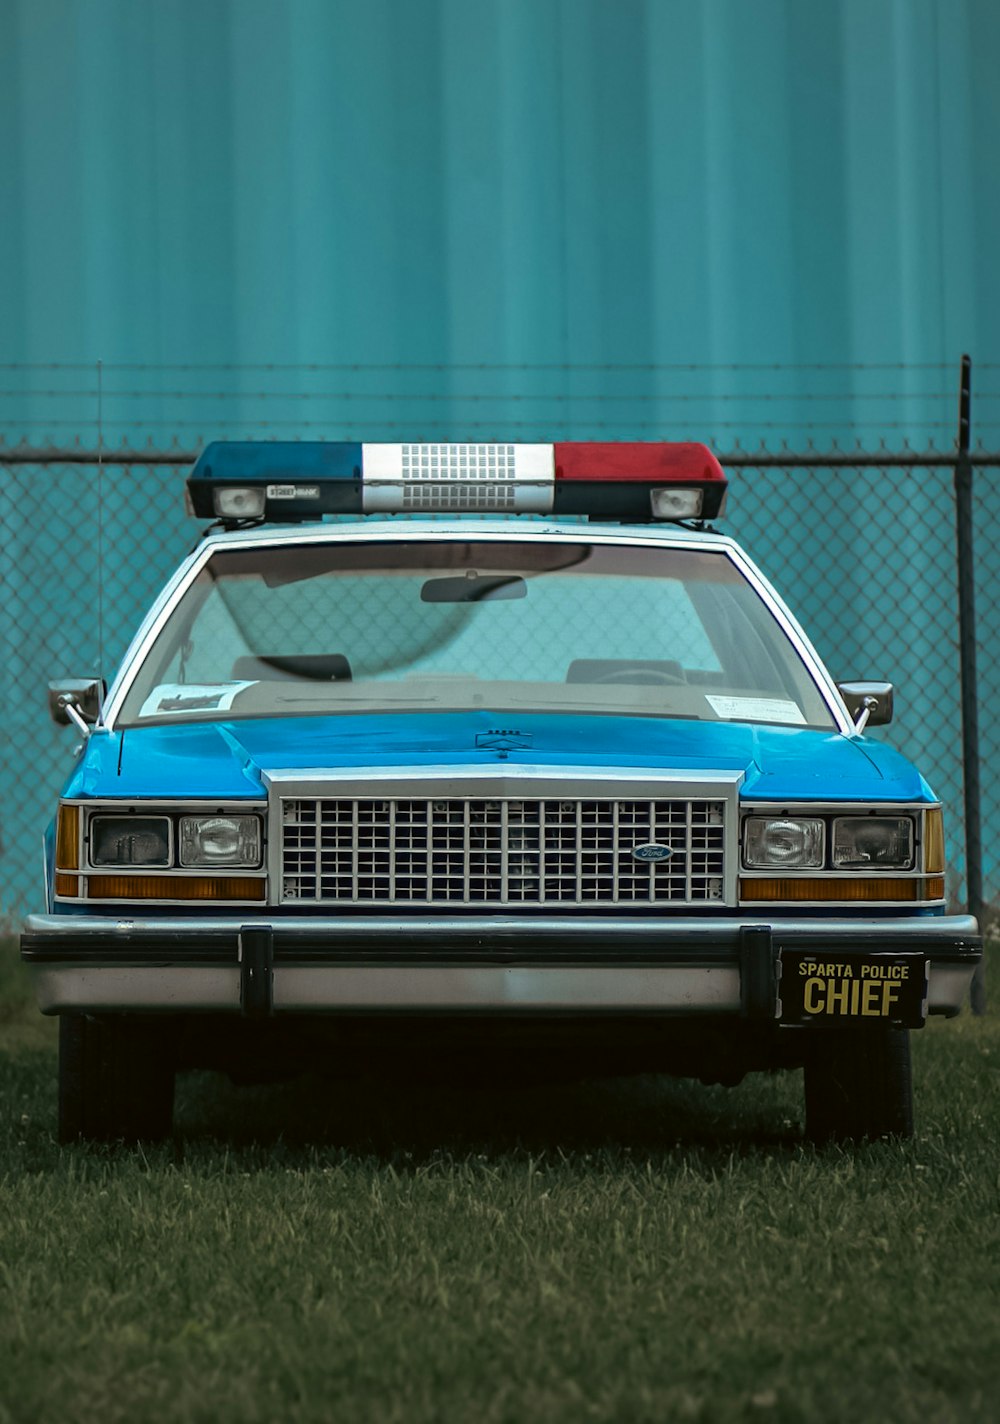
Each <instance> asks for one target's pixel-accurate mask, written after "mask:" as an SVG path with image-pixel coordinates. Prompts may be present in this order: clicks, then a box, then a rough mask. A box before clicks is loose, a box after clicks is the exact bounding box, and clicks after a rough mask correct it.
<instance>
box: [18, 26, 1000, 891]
mask: <svg viewBox="0 0 1000 1424" xmlns="http://www.w3.org/2000/svg"><path fill="white" fill-rule="evenodd" d="M998 76H1000V4H998V3H997V0H0V203H2V205H3V206H2V216H0V367H2V368H3V370H2V372H0V437H2V438H4V439H6V440H7V441H8V443H10V442H13V443H15V444H16V443H17V442H18V441H20V440H22V439H26V440H28V441H30V442H34V443H45V442H47V441H50V440H51V441H52V442H54V443H56V444H65V443H69V442H71V441H72V440H73V439H74V438H75V437H77V436H79V437H80V438H81V440H82V441H83V443H84V444H87V445H93V444H94V443H95V441H96V438H97V430H98V425H97V420H98V417H97V410H98V399H97V388H98V384H99V382H98V376H97V365H96V363H97V362H99V361H100V362H102V363H103V364H102V373H101V377H100V387H101V399H100V419H101V426H100V430H101V435H102V437H103V440H104V442H105V446H106V447H107V446H109V445H110V446H114V445H117V444H119V443H120V442H121V441H122V440H123V439H124V440H127V441H128V443H129V444H130V445H131V446H133V447H142V446H143V445H145V444H146V442H147V440H149V441H152V442H153V443H155V444H157V445H168V444H169V443H170V441H171V439H172V437H174V436H176V437H177V438H178V440H179V441H180V444H181V445H182V446H183V447H184V448H187V449H190V448H193V447H196V446H197V445H198V444H199V443H200V441H201V439H203V438H204V439H207V438H212V437H216V436H226V435H230V436H232V435H236V434H260V435H284V436H294V435H296V434H302V435H312V436H325V437H328V438H329V437H332V438H338V437H339V438H345V439H350V438H354V439H363V438H367V439H392V438H402V437H403V436H405V437H409V438H417V439H419V438H428V437H430V438H433V437H439V438H448V437H451V438H459V439H461V438H489V437H490V436H493V435H499V436H503V437H506V438H523V439H530V438H535V439H540V440H546V439H554V438H560V437H567V436H569V437H574V436H575V437H576V438H586V437H587V436H594V437H597V438H606V439H607V438H622V439H626V438H629V437H632V438H642V437H645V438H651V437H653V436H662V437H668V438H684V437H691V438H697V439H708V440H709V441H710V442H711V443H713V444H715V445H716V446H717V447H719V448H721V449H722V450H723V451H725V450H731V449H732V448H733V446H734V445H735V444H736V443H737V441H741V442H742V443H743V444H744V446H745V447H747V446H749V447H753V448H756V446H757V443H758V442H759V441H760V440H765V441H766V442H767V443H768V444H769V445H771V446H772V448H779V447H780V446H781V443H782V441H787V443H788V445H789V446H790V447H791V448H793V449H795V448H803V447H804V446H805V445H806V444H807V442H808V441H810V440H814V441H815V442H816V444H817V445H818V446H820V447H823V446H825V445H826V444H827V443H828V442H829V441H830V440H832V439H834V438H835V439H837V440H838V441H840V442H841V444H843V443H845V442H848V443H849V442H851V441H853V439H855V438H859V439H861V440H862V441H863V442H864V443H865V444H868V445H877V444H878V441H879V439H880V438H881V437H885V439H886V442H887V444H888V445H889V446H890V447H892V446H895V445H898V444H899V443H900V442H901V441H902V440H903V439H909V440H910V441H911V443H912V444H913V445H915V446H916V447H918V448H920V447H922V446H923V445H924V444H925V443H926V441H927V440H928V439H930V438H933V439H934V440H935V441H936V442H937V444H938V445H939V446H949V445H950V444H951V441H952V438H953V434H954V424H955V385H956V379H957V366H958V358H959V355H960V353H961V352H962V351H968V352H970V353H971V354H972V356H973V359H974V363H975V372H976V391H977V394H976V400H975V420H974V425H975V430H976V433H977V435H978V436H980V437H981V439H982V440H983V441H984V443H985V444H986V445H988V446H990V447H992V448H994V449H996V448H997V447H998V446H1000V365H995V366H994V369H993V371H992V372H991V371H990V370H989V365H990V363H991V362H992V363H998V362H1000V260H998V254H1000V159H998V154H1000V80H998ZM310 365H312V366H314V367H315V368H316V369H307V368H308V367H309V366H310ZM820 366H823V367H824V368H825V369H818V368H819V367H820ZM991 390H992V395H991V394H990V391H991ZM992 480H993V484H992V486H989V489H988V490H987V485H988V481H987V480H986V479H985V478H982V479H981V480H980V483H979V484H978V485H977V489H978V490H979V491H980V495H979V504H978V505H977V509H978V510H980V511H981V510H983V509H986V505H987V503H988V501H986V502H984V501H985V500H986V495H985V494H984V493H983V492H984V491H986V492H987V493H988V494H990V495H991V497H992V489H993V486H995V485H996V478H995V473H994V474H993V476H992ZM788 489H789V484H788V482H787V481H785V482H782V481H776V482H769V481H767V480H763V479H758V480H757V481H756V483H755V484H754V485H753V487H752V490H751V488H750V487H749V486H748V485H747V484H745V483H740V482H738V483H737V486H736V487H735V488H734V496H736V498H734V499H733V501H732V502H731V503H732V509H731V513H732V518H731V520H730V522H729V525H728V527H729V528H731V529H735V530H736V532H738V533H745V534H746V535H747V536H748V542H749V544H750V545H751V548H752V549H753V550H755V551H756V552H757V553H758V554H759V555H760V557H761V558H762V561H763V562H764V566H765V568H766V569H767V570H769V571H772V572H773V573H774V574H775V577H776V578H777V580H778V582H779V583H780V584H781V586H782V588H783V590H784V591H785V592H787V593H788V594H789V596H790V597H791V598H792V600H793V601H794V603H795V606H796V609H797V611H799V612H800V613H801V615H802V617H803V619H804V621H805V622H806V624H807V626H808V627H810V628H813V629H817V630H818V636H819V638H820V641H821V646H822V649H823V652H824V654H826V656H827V657H828V658H829V659H830V662H831V666H832V667H833V668H834V669H835V671H836V672H837V673H838V674H840V675H848V674H855V675H887V676H893V677H898V679H899V681H900V683H901V692H902V696H901V698H900V704H901V709H902V710H901V717H900V720H899V723H898V724H897V725H896V726H894V727H893V728H892V729H890V730H891V732H892V735H893V737H894V738H896V739H897V740H898V741H899V743H900V745H902V746H904V748H905V749H906V750H908V751H912V752H913V753H914V754H915V755H919V757H920V760H921V765H923V766H927V765H928V759H927V753H928V752H930V753H931V757H932V758H933V752H934V748H935V747H938V748H945V747H953V746H954V744H955V742H956V740H957V735H958V725H957V708H958V697H957V693H958V678H957V669H956V666H955V637H954V627H953V617H952V612H951V606H952V605H951V600H952V596H953V589H952V588H949V583H950V581H951V578H952V564H951V552H950V551H951V549H952V547H953V543H952V534H951V529H950V524H949V519H950V485H949V484H948V483H947V479H946V477H945V476H943V475H941V474H940V473H938V474H936V475H934V476H933V477H929V478H927V479H923V480H916V479H915V480H914V481H913V483H912V484H907V483H906V481H903V482H901V483H900V482H897V483H896V484H894V485H892V487H891V489H890V491H889V499H888V500H887V499H886V495H885V491H884V490H883V489H882V488H881V486H880V484H879V481H878V480H877V479H872V478H870V477H869V478H868V479H867V480H865V479H859V480H858V481H857V483H856V485H855V484H852V483H851V481H850V479H849V478H847V479H845V478H844V477H839V478H837V479H831V480H829V481H826V482H825V483H824V484H823V485H822V486H821V485H820V484H819V482H814V483H812V484H809V485H807V484H804V483H802V484H800V486H799V489H800V491H801V492H802V498H801V504H800V506H799V507H798V508H797V509H788V508H785V509H780V508H779V509H777V510H776V508H775V506H776V503H777V502H779V501H782V500H784V499H785V498H786V495H787V491H788ZM101 496H103V502H102V501H101ZM992 502H993V503H994V504H995V502H996V500H995V498H993V500H992ZM99 504H101V510H102V512H101V515H100V516H99V515H98V513H97V511H98V506H99ZM990 507H992V505H991V506H990ZM46 511H47V512H46ZM775 515H777V517H775ZM980 527H981V528H983V529H992V528H996V527H997V526H996V524H995V522H994V523H990V522H989V520H988V519H983V520H982V521H981V525H980ZM190 537H191V531H190V529H189V528H188V527H187V526H186V525H185V524H184V521H183V516H182V513H181V509H180V496H179V485H178V482H177V481H173V482H170V483H169V484H168V482H167V481H165V480H159V481H158V480H157V479H156V478H155V477H154V476H153V475H152V474H151V473H149V472H146V473H136V474H135V475H130V476H129V477H127V478H122V479H121V480H119V481H117V482H116V478H115V477H114V476H113V474H112V473H105V475H104V476H103V477H102V478H97V479H95V477H94V474H93V471H78V472H76V473H75V474H71V473H70V472H67V471H61V472H60V471H55V472H53V471H51V470H41V469H38V468H31V467H27V466H22V467H20V468H18V469H15V470H14V471H13V472H12V473H11V474H10V475H8V476H7V477H6V478H5V480H4V481H3V483H2V486H0V584H2V590H0V649H2V650H3V658H2V659H0V662H2V667H0V701H2V702H3V705H4V708H5V716H6V718H7V724H8V732H9V734H10V735H9V736H8V737H7V739H6V743H5V744H0V753H2V754H0V780H2V784H3V785H5V786H8V785H10V784H11V782H12V781H13V782H14V784H15V789H16V794H15V795H14V797H13V798H12V804H11V807H10V814H9V815H8V817H7V824H5V826H4V827H3V828H2V830H3V844H2V845H0V910H2V908H3V907H4V906H8V907H9V906H10V905H12V904H18V905H19V904H30V903H32V898H33V896H34V894H35V891H34V889H33V887H34V873H35V872H34V868H33V866H34V856H35V850H34V843H35V837H36V835H37V832H38V830H39V829H40V827H41V825H42V824H44V821H45V819H47V816H48V814H49V811H50V808H51V804H52V799H53V797H54V795H55V792H56V789H57V784H58V778H59V776H60V775H61V769H65V764H66V759H65V748H66V746H67V745H68V742H67V738H66V737H63V738H62V739H61V740H60V736H59V734H58V733H56V732H55V731H54V730H53V729H51V728H50V727H49V726H48V724H47V723H44V725H43V723H42V719H43V718H44V712H43V710H42V703H43V698H44V692H43V687H42V684H43V682H44V679H45V677H46V676H56V675H59V674H81V673H86V672H88V671H90V670H91V669H92V667H93V668H95V669H96V667H97V665H98V664H101V665H102V666H103V667H104V670H105V671H108V663H109V662H110V661H113V659H114V658H115V657H116V656H117V655H118V654H119V653H120V652H121V650H122V647H123V646H124V642H125V639H126V637H127V634H128V631H129V629H130V628H131V627H132V626H134V623H135V621H136V620H137V618H138V616H139V614H140V612H141V606H142V604H144V603H145V602H146V601H147V600H148V598H149V596H150V595H151V593H152V591H153V589H154V588H155V586H156V584H157V583H158V582H159V580H160V579H161V577H162V576H163V571H164V570H165V569H166V568H169V567H170V566H171V565H172V564H173V563H174V562H175V561H176V558H177V557H178V556H179V555H180V553H182V552H183V548H184V544H185V542H186V541H188V540H189V539H190ZM977 537H978V534H977ZM831 540H833V541H834V542H833V545H832V547H833V548H834V549H835V550H836V553H835V556H833V557H832V559H831V554H830V548H831ZM838 540H839V541H840V542H839V543H838V542H836V541H838ZM98 551H100V553H101V554H103V556H104V557H103V559H102V561H101V567H102V578H103V581H104V585H105V587H104V589H103V591H101V592H95V589H100V588H101V579H99V578H98V577H97V560H98ZM985 552H986V551H984V550H980V551H979V553H978V554H977V557H979V559H980V562H979V569H980V578H981V592H982V595H983V598H984V603H983V605H982V607H983V608H984V609H985V610H988V609H991V608H992V603H991V602H990V600H989V598H987V597H986V595H987V594H988V591H989V589H990V588H991V587H992V586H993V583H994V582H995V580H994V579H993V576H992V570H993V569H994V567H995V566H996V564H997V561H998V559H1000V545H998V546H997V547H996V548H993V549H992V556H993V563H992V564H991V563H990V562H989V560H988V559H987V558H985V557H983V554H984V553H985ZM817 570H820V571H821V572H820V573H819V574H817ZM53 574H54V575H55V576H53ZM855 590H859V591H860V592H861V593H862V594H863V597H861V596H858V594H857V593H856V592H855ZM838 598H839V599H840V600H841V603H840V605H839V610H834V609H833V604H834V602H836V600H837V599H838ZM95 601H96V602H98V603H100V604H101V607H102V609H103V613H104V619H103V630H102V631H101V632H100V633H97V634H95V631H94V629H95V625H96V622H97V619H96V616H95V615H96V609H95V606H94V605H95ZM993 601H995V600H993ZM890 624H891V625H892V626H893V627H895V628H896V629H897V635H896V646H895V647H894V648H893V649H892V650H891V651H892V656H891V657H884V654H880V656H883V657H884V660H883V661H882V662H880V663H879V664H878V665H874V664H873V663H872V662H871V661H870V657H869V650H870V648H871V647H872V646H873V644H874V646H876V647H878V646H879V639H878V636H877V635H879V634H882V635H884V633H885V628H886V626H887V625H890ZM980 632H981V635H982V638H983V649H982V665H983V667H984V668H986V669H990V668H993V667H996V666H1000V619H997V618H993V617H990V616H989V615H988V613H985V614H984V616H982V617H981V620H980ZM95 639H96V641H95ZM884 643H885V638H884V636H883V638H882V645H883V646H884ZM102 649H103V656H102ZM990 685H991V684H990V683H989V679H988V678H986V677H984V687H985V688H986V689H987V691H988V688H989V686H990ZM994 702H995V699H990V698H989V697H988V696H987V695H986V693H984V697H983V708H984V716H985V711H986V709H987V706H992V705H993V703H994ZM995 721H996V719H995V718H994V719H992V720H991V721H990V722H989V726H988V728H987V731H988V733H989V735H990V736H992V740H991V741H989V745H988V747H987V751H989V750H990V749H992V750H993V751H995V749H996V746H997V745H1000V743H998V741H997V732H996V727H995V725H994V724H995ZM950 756H951V760H950V761H948V762H947V763H938V764H939V765H941V764H946V766H947V770H946V773H945V774H944V776H943V777H942V778H941V780H940V781H939V783H938V785H939V790H940V792H941V794H942V795H945V796H946V797H947V798H948V800H949V803H950V806H951V811H950V815H951V816H952V818H953V819H952V822H951V827H952V830H954V829H955V828H956V822H957V819H958V811H959V807H960V803H961V785H960V767H959V764H958V761H957V759H956V758H955V756H954V754H953V753H950ZM26 768H31V769H32V771H31V775H30V776H28V775H27V774H26ZM935 775H936V773H935ZM18 778H20V780H18ZM985 784H986V786H987V791H988V792H989V788H990V787H991V786H992V781H991V780H990V779H989V778H987V779H986V783H985ZM989 795H990V796H991V793H990V794H989ZM988 799H989V797H988ZM987 821H988V826H987V829H988V835H987V844H988V848H989V850H990V857H989V862H990V863H989V864H988V866H987V872H988V881H989V884H990V887H991V890H990V893H995V891H996V887H997V886H998V885H1000V869H998V868H997V865H996V861H995V855H994V853H993V849H992V848H993V847H994V846H995V845H996V844H998V843H1000V839H998V838H1000V799H998V798H996V797H991V799H989V804H988V806H987ZM953 838H954V837H953ZM29 842H30V843H31V849H30V852H29V850H28V849H27V847H28V843H29ZM29 857H30V862H31V868H30V871H29ZM960 866H961V858H960V857H959V868H960Z"/></svg>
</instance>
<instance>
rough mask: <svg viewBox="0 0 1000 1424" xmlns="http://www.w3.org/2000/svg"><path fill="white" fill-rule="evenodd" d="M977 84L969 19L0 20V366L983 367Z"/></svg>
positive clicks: (997, 200) (793, 7)
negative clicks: (966, 359) (960, 363)
mask: <svg viewBox="0 0 1000 1424" xmlns="http://www.w3.org/2000/svg"><path fill="white" fill-rule="evenodd" d="M998 73H1000V6H998V5H997V4H996V0H701V3H698V0H155V3H153V0H0V200H2V203H3V220H2V222H0V357H2V359H3V360H5V361H46V362H47V361H53V360H63V361H92V360H96V359H97V358H103V359H104V360H105V361H115V360H118V361H123V360H130V361H144V362H191V361H201V362H206V361H241V362H289V361H305V362H309V361H317V362H319V361H326V362H329V361H349V362H353V361H357V362H371V361H377V362H380V361H394V362H402V363H410V362H428V363H432V364H440V365H441V366H444V367H448V366H449V365H451V364H453V363H476V362H510V363H514V364H520V363H533V362H569V361H572V362H606V361H619V362H620V361H626V362H634V363H663V362H671V361H683V362H741V361H793V362H794V361H851V360H861V361H866V362H872V361H937V360H948V361H951V360H953V359H954V358H955V357H956V356H957V354H958V353H959V352H960V351H961V350H963V349H969V350H971V351H972V352H973V355H974V356H978V358H979V359H980V360H982V359H984V358H985V357H986V356H987V355H988V354H989V355H994V354H996V352H997V346H998V341H997V336H996V333H997V330H998V326H1000V263H998V261H997V253H998V252H1000V179H998V172H1000V168H998V161H997V152H998V137H1000V83H998V82H997V75H998ZM454 379H455V377H454V375H449V373H448V372H447V371H443V372H442V373H441V374H440V375H439V377H438V379H437V385H436V386H435V390H437V391H440V392H442V393H444V394H447V393H448V391H449V389H450V383H451V382H452V381H454ZM519 381H520V385H521V386H522V387H523V386H524V381H525V378H524V377H523V376H522V377H519ZM528 388H529V389H530V382H529V387H528ZM519 393H520V392H519ZM17 413H18V414H19V413H20V412H17Z"/></svg>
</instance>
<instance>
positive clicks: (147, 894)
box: [87, 875, 264, 900]
mask: <svg viewBox="0 0 1000 1424" xmlns="http://www.w3.org/2000/svg"><path fill="white" fill-rule="evenodd" d="M87 898H88V900H263V898H264V882H263V880H256V879H252V878H251V877H250V876H248V875H219V876H215V875H212V876H209V875H91V876H89V877H88V880H87Z"/></svg>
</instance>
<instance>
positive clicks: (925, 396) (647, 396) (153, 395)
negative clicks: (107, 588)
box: [0, 387, 1000, 405]
mask: <svg viewBox="0 0 1000 1424" xmlns="http://www.w3.org/2000/svg"><path fill="white" fill-rule="evenodd" d="M976 394H977V399H979V400H995V399H998V398H1000V391H978V392H977V393H976ZM95 395H96V387H94V388H93V389H90V390H73V389H66V390H58V389H56V390H31V391H9V390H8V391H4V390H0V399H4V400H24V399H25V397H28V398H29V399H32V400H50V399H51V400H67V399H86V400H92V399H93V398H94V396H95ZM103 398H104V400H105V401H107V400H146V401H148V400H193V401H200V400H203V401H227V400H254V401H317V400H328V401H379V402H383V403H388V404H392V403H394V402H398V403H402V402H411V401H426V402H428V403H444V402H449V401H470V402H474V401H503V402H505V403H506V402H514V403H518V402H532V403H535V402H555V403H557V404H572V403H573V402H576V401H594V402H597V403H600V404H609V403H611V402H616V403H619V404H621V403H633V402H635V403H637V404H646V405H649V404H661V403H664V402H667V401H678V402H681V403H683V404H692V403H695V402H699V401H711V402H716V401H717V402H722V403H726V404H734V403H736V402H744V401H765V402H770V403H777V402H781V403H782V404H787V403H788V402H789V401H829V402H835V401H855V400H868V401H871V400H874V401H927V400H932V401H953V400H954V399H955V393H954V391H833V392H831V391H798V392H795V393H787V392H781V391H720V392H718V393H715V392H713V391H661V392H656V391H634V392H631V391H622V392H605V391H587V392H572V391H548V392H538V391H412V392H407V391H159V390H138V391H136V390H121V391H116V390H114V389H108V388H107V387H105V388H104V391H103Z"/></svg>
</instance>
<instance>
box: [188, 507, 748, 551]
mask: <svg viewBox="0 0 1000 1424" xmlns="http://www.w3.org/2000/svg"><path fill="white" fill-rule="evenodd" d="M480 537H485V538H490V539H528V540H539V541H542V540H546V539H553V538H557V539H567V538H568V539H575V540H581V539H582V540H585V541H586V542H588V543H615V544H618V543H636V542H638V543H643V544H656V545H659V546H661V547H676V548H683V547H685V546H690V545H697V546H698V547H700V548H705V547H706V546H709V547H716V548H719V549H737V548H739V547H740V546H739V545H738V544H737V542H736V540H735V539H733V538H731V537H730V536H729V535H728V534H719V533H717V532H716V531H715V530H713V529H693V528H686V527H684V526H682V525H678V524H652V523H650V524H613V523H599V522H589V521H586V520H581V519H551V518H546V517H544V516H543V517H538V516H535V515H521V516H518V517H515V518H508V519H481V518H478V517H476V518H462V519H441V518H437V519H414V518H413V517H412V516H410V515H393V516H389V517H381V518H378V517H376V518H373V517H368V518H362V519H330V520H324V521H322V522H320V523H302V524H282V525H270V524H255V525H253V526H251V527H248V528H246V529H230V530H217V529H210V530H208V532H207V533H206V534H205V537H204V542H203V544H202V545H199V548H200V549H201V548H204V546H205V545H209V546H210V547H211V548H212V549H215V548H219V549H231V548H246V547H248V546H253V547H280V546H281V545H282V544H302V543H310V544H312V543H326V542H327V541H330V542H334V541H337V540H341V539H345V540H352V539H359V538H360V539H362V540H387V539H388V540H393V539H407V540H420V539H425V540H429V541H433V540H435V539H454V538H461V539H477V538H480Z"/></svg>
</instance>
